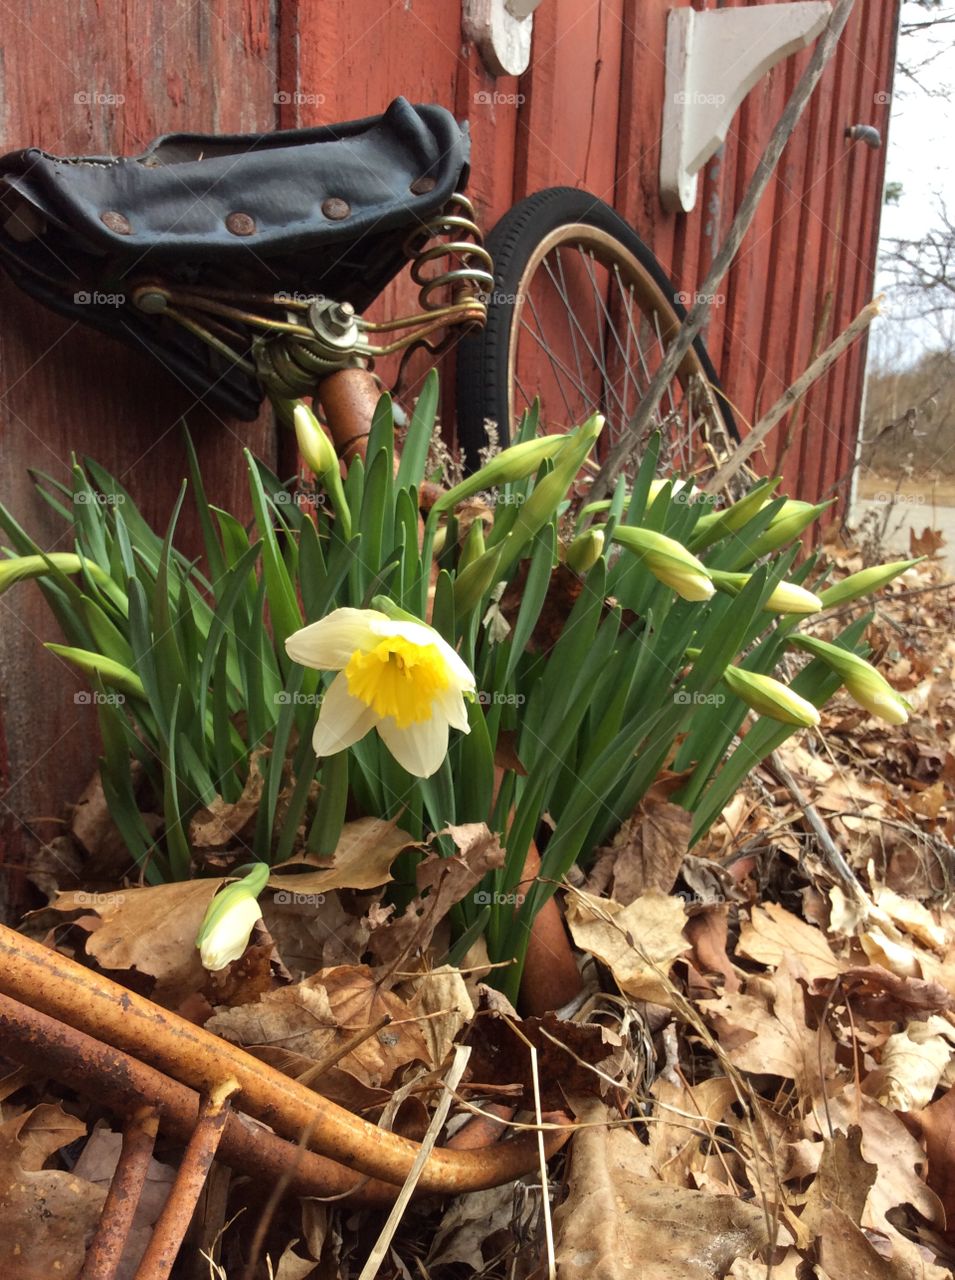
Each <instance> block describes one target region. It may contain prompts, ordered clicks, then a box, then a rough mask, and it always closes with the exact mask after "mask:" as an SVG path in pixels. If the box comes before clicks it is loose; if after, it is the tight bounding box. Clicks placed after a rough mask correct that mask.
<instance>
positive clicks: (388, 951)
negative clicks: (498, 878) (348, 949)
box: [368, 822, 504, 964]
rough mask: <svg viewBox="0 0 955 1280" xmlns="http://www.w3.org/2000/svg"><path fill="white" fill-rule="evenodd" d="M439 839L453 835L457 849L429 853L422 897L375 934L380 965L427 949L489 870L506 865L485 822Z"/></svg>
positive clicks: (371, 943) (420, 880)
mask: <svg viewBox="0 0 955 1280" xmlns="http://www.w3.org/2000/svg"><path fill="white" fill-rule="evenodd" d="M438 834H439V835H443V836H444V835H447V836H450V837H451V839H452V840H453V841H454V843H455V845H456V846H457V850H458V852H457V854H456V855H455V856H454V857H453V858H443V857H440V856H439V855H438V854H430V855H429V856H428V857H427V858H425V859H424V861H423V862H421V863H419V865H418V868H417V870H416V872H415V879H416V881H417V885H418V896H417V897H415V898H414V899H413V900H412V901H411V902H410V903H409V904H408V906H407V908H406V909H405V911H404V913H403V914H402V915H400V916H398V917H397V919H388V920H387V921H385V923H384V924H382V925H380V926H379V927H378V928H376V929H374V930H373V932H372V933H371V936H370V937H369V939H368V949H369V951H371V953H372V954H373V955H374V956H375V957H376V959H377V960H378V961H379V962H380V963H381V964H394V963H396V962H397V961H399V960H401V959H402V958H403V957H405V956H411V955H413V954H422V953H423V952H424V951H426V950H427V948H428V946H429V944H430V942H431V939H432V936H433V934H434V931H435V928H436V927H437V926H438V924H440V922H441V921H442V920H444V918H445V917H446V916H447V914H448V912H449V911H450V910H451V908H452V907H453V906H454V905H455V903H457V902H460V901H461V899H462V898H463V897H464V896H465V894H467V893H469V892H470V891H471V890H472V889H474V887H475V885H477V884H478V883H479V882H480V881H481V880H483V879H484V877H485V875H486V874H487V873H488V871H493V870H496V868H498V867H501V866H503V865H504V850H503V849H502V847H501V842H500V840H499V839H498V837H497V836H496V835H495V834H494V833H493V832H491V831H490V830H489V829H488V828H487V826H486V825H485V824H484V823H483V822H472V823H466V824H464V825H462V826H457V827H447V828H446V829H445V830H444V831H440V832H439V833H438Z"/></svg>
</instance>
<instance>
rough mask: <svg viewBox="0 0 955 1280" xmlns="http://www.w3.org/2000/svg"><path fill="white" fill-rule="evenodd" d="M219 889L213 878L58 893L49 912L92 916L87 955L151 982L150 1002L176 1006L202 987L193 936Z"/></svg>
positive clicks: (218, 881) (100, 962) (98, 961)
mask: <svg viewBox="0 0 955 1280" xmlns="http://www.w3.org/2000/svg"><path fill="white" fill-rule="evenodd" d="M224 883H225V881H224V880H223V879H221V878H219V877H216V878H215V879H211V880H183V881H180V882H178V883H173V884H159V885H154V886H152V887H151V888H148V889H123V890H121V891H119V892H116V893H97V894H89V893H60V894H58V895H57V897H56V900H55V902H54V903H53V904H52V906H51V907H50V908H49V910H50V911H55V912H57V913H63V914H65V913H67V912H73V911H79V910H85V911H90V910H92V911H95V913H96V915H97V916H98V917H99V920H100V921H101V922H102V923H101V924H100V925H99V927H98V928H95V929H94V930H93V931H92V932H91V933H90V936H89V938H88V939H87V942H86V954H87V955H89V956H91V957H92V958H93V959H94V960H95V961H96V962H97V964H99V965H101V966H102V968H104V969H128V970H135V971H136V972H137V973H142V974H146V975H147V976H149V977H150V978H154V979H155V987H154V989H153V990H152V991H151V992H150V994H151V995H152V997H153V998H154V999H156V1000H159V1001H160V1002H163V1003H170V1004H178V1003H179V1002H180V1001H182V1000H184V999H185V998H186V996H187V995H190V994H192V993H193V992H194V991H197V990H198V989H199V988H200V987H201V986H202V985H203V982H204V981H205V970H204V969H203V967H202V964H201V963H200V961H199V952H198V950H197V948H196V934H197V933H198V932H199V926H200V925H201V923H202V917H203V916H204V915H205V913H206V908H207V907H208V905H209V903H210V902H211V901H212V897H213V895H214V894H215V893H216V891H217V890H218V889H219V888H220V886H221V885H223V884H224ZM39 914H40V915H41V916H43V915H45V913H43V912H41V913H39Z"/></svg>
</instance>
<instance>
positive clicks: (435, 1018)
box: [410, 965, 474, 1067]
mask: <svg viewBox="0 0 955 1280" xmlns="http://www.w3.org/2000/svg"><path fill="white" fill-rule="evenodd" d="M410 985H411V987H412V989H413V991H414V993H415V998H414V1001H413V1004H414V1007H415V1008H416V1009H417V1010H418V1011H419V1012H420V1013H421V1014H422V1015H427V1016H424V1017H423V1018H422V1022H421V1031H422V1034H423V1035H424V1038H425V1040H427V1042H428V1054H429V1058H430V1060H431V1062H433V1063H434V1065H435V1067H440V1066H441V1064H442V1063H443V1062H444V1061H445V1059H446V1058H447V1057H448V1055H449V1054H450V1052H451V1049H452V1046H453V1044H454V1041H455V1039H456V1038H457V1036H458V1035H459V1034H460V1033H461V1031H462V1030H463V1029H464V1028H465V1027H466V1026H468V1024H469V1023H470V1021H471V1019H472V1018H473V1017H474V1005H473V1004H472V1002H471V997H470V995H469V994H468V989H467V986H466V985H465V982H464V978H463V977H462V976H461V973H460V972H459V971H458V970H457V969H454V968H452V967H451V966H450V965H442V966H441V968H440V969H430V970H429V971H428V972H427V973H423V974H422V975H421V977H420V978H415V979H413V981H412V982H411V984H410Z"/></svg>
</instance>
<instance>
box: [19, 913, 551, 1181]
mask: <svg viewBox="0 0 955 1280" xmlns="http://www.w3.org/2000/svg"><path fill="white" fill-rule="evenodd" d="M0 992H2V993H4V994H6V995H10V996H13V997H14V999H18V1000H21V1001H23V1002H24V1003H26V1004H30V1005H32V1006H33V1007H34V1008H37V1009H40V1010H41V1011H42V1012H44V1013H47V1014H49V1015H50V1016H52V1017H55V1018H59V1019H60V1020H61V1021H63V1022H66V1023H67V1024H68V1025H69V1026H72V1027H76V1028H77V1029H78V1030H80V1031H84V1032H86V1034H87V1035H90V1036H93V1037H94V1038H96V1039H100V1040H103V1041H105V1042H107V1043H109V1044H113V1045H116V1046H117V1047H118V1048H121V1049H124V1050H126V1051H127V1052H128V1053H130V1054H133V1055H135V1056H136V1057H138V1058H140V1059H141V1060H143V1061H145V1062H148V1063H149V1064H150V1065H151V1066H154V1067H156V1068H157V1069H158V1070H160V1071H165V1072H166V1073H167V1074H168V1075H171V1076H173V1077H174V1078H175V1079H178V1080H180V1081H181V1082H183V1083H185V1084H188V1085H190V1087H192V1088H193V1089H196V1090H197V1091H198V1092H200V1093H210V1092H212V1091H213V1090H214V1089H215V1088H216V1087H217V1086H218V1085H220V1084H221V1083H222V1081H223V1080H224V1079H226V1078H228V1077H234V1078H235V1079H236V1080H237V1081H238V1082H239V1086H240V1089H241V1104H242V1109H243V1110H244V1111H246V1112H247V1113H248V1114H249V1115H252V1116H255V1117H256V1118H257V1119H259V1120H262V1121H263V1122H264V1123H265V1124H267V1125H269V1127H270V1128H272V1129H274V1130H275V1132H276V1133H278V1134H280V1135H281V1136H282V1137H285V1138H289V1139H291V1140H292V1141H295V1140H297V1139H298V1136H299V1135H300V1134H301V1133H303V1132H304V1131H306V1130H309V1131H310V1133H311V1139H310V1146H311V1147H312V1149H313V1150H315V1151H318V1152H320V1153H321V1154H322V1155H326V1156H328V1157H330V1158H331V1159H332V1160H334V1161H336V1162H338V1163H339V1164H343V1165H345V1166H346V1167H347V1168H350V1169H355V1170H357V1171H358V1172H361V1173H366V1174H369V1175H370V1176H371V1177H374V1178H381V1179H382V1180H383V1181H385V1182H391V1183H396V1184H398V1183H401V1182H403V1181H404V1179H405V1178H406V1177H407V1176H408V1173H409V1172H410V1170H411V1168H412V1165H413V1164H414V1161H415V1157H416V1155H417V1152H418V1145H417V1143H414V1142H411V1141H409V1140H408V1139H406V1138H402V1137H400V1136H398V1135H397V1134H394V1133H388V1132H386V1131H385V1130H383V1129H379V1128H376V1127H375V1126H374V1125H371V1124H368V1123H367V1122H366V1121H364V1120H361V1119H360V1118H359V1117H358V1116H355V1115H352V1114H351V1112H349V1111H346V1110H344V1108H342V1107H339V1106H337V1105H336V1104H335V1103H333V1102H330V1101H329V1100H328V1099H327V1098H323V1097H321V1096H320V1095H318V1094H315V1093H312V1092H311V1091H310V1090H309V1089H307V1088H304V1087H303V1086H302V1085H300V1084H299V1083H298V1082H297V1081H296V1080H292V1079H290V1078H289V1077H288V1076H284V1075H282V1073H281V1072H279V1071H276V1070H275V1069H274V1068H273V1067H270V1066H268V1065H267V1064H266V1063H264V1062H260V1061H258V1059H256V1058H253V1057H252V1056H251V1055H250V1054H247V1053H245V1052H244V1051H243V1050H242V1049H239V1048H237V1047H236V1046H235V1045H232V1044H229V1043H228V1042H227V1041H225V1040H219V1039H218V1038H217V1037H215V1036H213V1035H211V1034H210V1033H209V1032H208V1031H205V1030H204V1029H203V1028H201V1027H197V1026H194V1025H193V1024H192V1023H190V1022H187V1021H186V1020H185V1019H184V1018H181V1017H179V1016H178V1015H177V1014H174V1013H170V1012H169V1011H168V1010H166V1009H162V1008H160V1007H159V1006H158V1005H155V1004H153V1003H152V1002H151V1001H149V1000H146V999H144V998H143V997H142V996H139V995H136V994H135V993H134V992H132V991H128V990H126V989H125V988H124V987H121V986H119V985H118V984H117V983H115V982H112V981H110V979H108V978H104V977H103V976H101V975H100V974H94V973H92V972H91V971H90V970H89V969H84V968H83V966H82V965H79V964H77V963H76V962H75V961H74V960H70V959H68V958H67V957H66V956H63V955H60V954H59V952H57V951H53V950H51V949H50V948H48V947H44V946H42V945H41V944H40V943H38V942H34V941H33V940H32V939H30V938H27V937H24V936H23V935H22V934H18V933H15V932H14V931H13V930H12V929H8V928H6V927H5V926H2V925H0ZM558 1145H559V1144H558ZM537 1159H538V1157H537V1140H536V1134H533V1133H527V1134H521V1135H519V1136H518V1137H516V1138H514V1139H513V1140H512V1141H510V1142H506V1143H502V1144H500V1145H498V1146H494V1147H490V1148H488V1149H486V1150H480V1151H448V1150H445V1149H438V1150H435V1151H434V1152H433V1153H432V1155H431V1156H430V1158H429V1160H428V1162H427V1164H426V1165H425V1169H424V1172H423V1173H422V1175H421V1178H420V1179H419V1183H418V1185H419V1187H420V1189H421V1191H422V1192H436V1193H441V1194H446V1195H456V1194H460V1193H462V1192H465V1191H478V1190H483V1189H484V1188H487V1187H492V1186H499V1185H501V1184H502V1183H504V1182H510V1181H512V1180H513V1179H514V1178H518V1177H520V1176H522V1175H523V1174H525V1173H528V1172H530V1171H531V1169H532V1168H534V1166H535V1164H536V1163H537Z"/></svg>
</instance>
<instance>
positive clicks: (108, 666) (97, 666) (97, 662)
mask: <svg viewBox="0 0 955 1280" xmlns="http://www.w3.org/2000/svg"><path fill="white" fill-rule="evenodd" d="M43 647H44V649H49V651H50V652H51V653H55V654H56V655H57V656H58V657H60V658H66V659H67V661H69V662H72V663H73V664H74V666H77V667H79V669H80V670H81V671H86V672H88V673H89V674H90V675H94V676H98V677H99V679H100V680H102V682H103V684H106V685H109V686H110V687H111V688H113V689H119V691H120V692H121V693H125V694H126V696H127V697H129V698H139V699H141V700H142V701H146V690H145V688H144V687H143V682H142V680H140V678H139V676H138V675H137V674H136V672H135V671H130V669H129V667H126V666H124V665H123V664H122V663H121V662H116V661H115V660H114V659H113V658H107V657H106V655H105V654H102V653H94V652H93V651H92V650H91V649H74V648H73V647H72V646H71V645H68V644H53V643H51V642H47V643H46V644H44V646H43Z"/></svg>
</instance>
